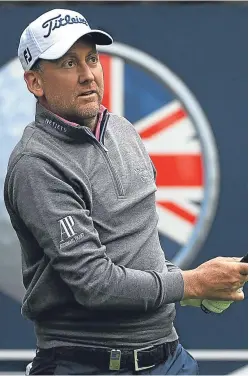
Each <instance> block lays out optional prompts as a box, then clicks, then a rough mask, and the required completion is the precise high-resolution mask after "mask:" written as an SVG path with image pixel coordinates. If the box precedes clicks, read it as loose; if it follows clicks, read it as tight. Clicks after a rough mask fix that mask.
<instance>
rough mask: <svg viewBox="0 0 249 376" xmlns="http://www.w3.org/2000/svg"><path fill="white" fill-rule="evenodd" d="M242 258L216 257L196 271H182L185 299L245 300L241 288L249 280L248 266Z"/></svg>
mask: <svg viewBox="0 0 249 376" xmlns="http://www.w3.org/2000/svg"><path fill="white" fill-rule="evenodd" d="M239 261H240V258H235V257H216V258H215V259H212V260H209V261H207V262H205V263H203V264H201V265H200V266H198V267H197V268H196V269H194V270H187V271H182V275H183V279H184V298H183V299H184V300H185V299H192V298H193V299H196V298H197V299H198V298H199V299H211V300H233V301H239V300H243V299H244V293H243V291H242V290H241V287H242V286H243V285H244V283H245V282H247V280H248V264H246V263H240V262H239Z"/></svg>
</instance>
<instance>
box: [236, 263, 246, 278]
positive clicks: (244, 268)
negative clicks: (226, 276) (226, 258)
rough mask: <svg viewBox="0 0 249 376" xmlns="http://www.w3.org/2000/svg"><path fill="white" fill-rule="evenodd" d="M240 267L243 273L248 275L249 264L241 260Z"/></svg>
mask: <svg viewBox="0 0 249 376" xmlns="http://www.w3.org/2000/svg"><path fill="white" fill-rule="evenodd" d="M238 268H239V272H240V274H241V275H248V264H246V263H244V262H240V263H239V264H238Z"/></svg>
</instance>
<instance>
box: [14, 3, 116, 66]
mask: <svg viewBox="0 0 249 376" xmlns="http://www.w3.org/2000/svg"><path fill="white" fill-rule="evenodd" d="M84 35H91V37H92V38H93V42H94V43H95V44H98V45H108V44H112V42H113V39H112V37H111V36H110V35H109V34H107V33H106V32H105V31H102V30H96V29H91V28H90V26H89V24H88V22H87V20H86V19H85V17H84V16H82V14H80V13H78V12H74V11H72V10H68V9H53V10H51V11H49V12H46V13H44V14H42V15H41V16H40V17H38V18H37V19H36V20H35V21H33V22H32V23H31V24H29V26H28V27H27V28H26V29H25V30H24V32H23V33H22V35H21V38H20V43H19V47H18V57H19V59H20V62H21V64H22V67H23V69H24V70H25V71H27V70H29V69H31V68H32V66H33V65H34V63H35V62H36V61H37V60H38V59H46V60H55V59H59V58H60V57H62V56H63V55H64V54H65V53H66V52H67V51H68V50H69V49H70V48H71V47H72V45H73V44H74V43H75V42H76V41H77V40H78V39H79V38H81V37H83V36H84Z"/></svg>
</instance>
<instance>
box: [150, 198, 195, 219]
mask: <svg viewBox="0 0 249 376" xmlns="http://www.w3.org/2000/svg"><path fill="white" fill-rule="evenodd" d="M157 205H160V206H163V207H164V208H165V209H168V210H170V211H171V212H172V213H174V214H176V215H178V216H179V217H181V218H183V219H185V220H186V221H187V222H190V223H191V224H193V225H194V224H195V222H196V219H197V218H196V216H195V215H194V214H191V213H189V212H188V211H187V210H185V209H183V208H182V207H180V206H178V205H176V204H174V203H173V202H170V201H165V202H162V201H157Z"/></svg>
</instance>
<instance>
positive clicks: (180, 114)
mask: <svg viewBox="0 0 249 376" xmlns="http://www.w3.org/2000/svg"><path fill="white" fill-rule="evenodd" d="M186 116H187V114H186V112H185V111H184V110H183V109H182V108H180V109H179V110H177V111H175V112H173V113H172V114H170V115H168V116H166V117H164V118H163V119H161V120H159V121H158V122H156V123H154V124H153V125H151V126H150V127H149V128H147V129H144V130H143V131H141V132H139V134H140V136H141V137H142V138H150V137H152V136H154V135H155V134H157V133H159V132H161V131H162V130H164V129H165V128H168V127H170V126H171V125H172V124H174V123H175V122H176V121H178V120H181V119H183V118H185V117H186Z"/></svg>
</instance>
